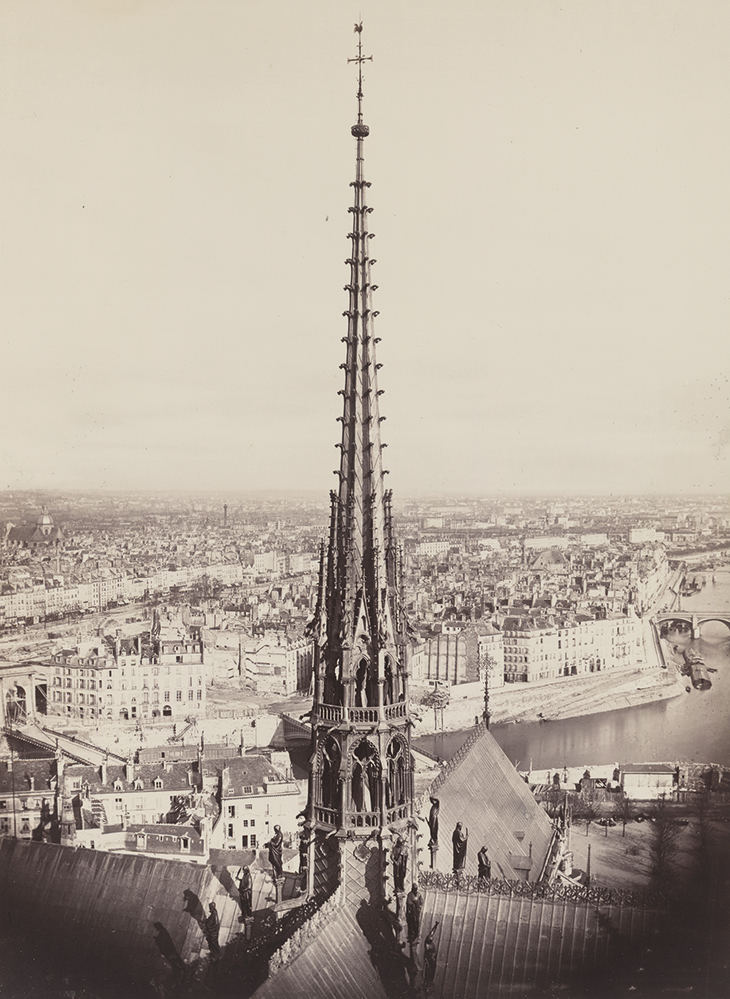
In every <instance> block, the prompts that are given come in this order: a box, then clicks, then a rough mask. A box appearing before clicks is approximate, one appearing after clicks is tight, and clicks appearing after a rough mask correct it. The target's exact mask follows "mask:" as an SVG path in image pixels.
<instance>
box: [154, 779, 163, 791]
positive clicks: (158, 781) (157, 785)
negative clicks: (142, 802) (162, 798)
mask: <svg viewBox="0 0 730 999" xmlns="http://www.w3.org/2000/svg"><path fill="white" fill-rule="evenodd" d="M155 788H156V790H158V791H161V790H162V778H161V777H157V778H155Z"/></svg>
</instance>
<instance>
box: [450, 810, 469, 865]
mask: <svg viewBox="0 0 730 999" xmlns="http://www.w3.org/2000/svg"><path fill="white" fill-rule="evenodd" d="M468 839H469V830H468V829H467V827H466V826H463V827H462V824H461V822H457V823H456V828H455V829H454V834H453V836H452V837H451V842H452V843H453V846H454V872H455V873H456V872H458V871H463V870H464V868H465V867H466V843H467V840H468Z"/></svg>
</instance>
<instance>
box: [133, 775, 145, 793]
mask: <svg viewBox="0 0 730 999" xmlns="http://www.w3.org/2000/svg"><path fill="white" fill-rule="evenodd" d="M143 787H144V781H143V780H142V779H141V778H140V777H138V778H137V779H136V781H135V782H134V789H135V791H141V790H142V788H143Z"/></svg>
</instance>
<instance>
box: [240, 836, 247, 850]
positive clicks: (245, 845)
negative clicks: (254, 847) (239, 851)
mask: <svg viewBox="0 0 730 999" xmlns="http://www.w3.org/2000/svg"><path fill="white" fill-rule="evenodd" d="M241 846H243V848H244V850H245V849H246V848H247V847H248V836H241Z"/></svg>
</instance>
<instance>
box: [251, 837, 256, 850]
mask: <svg viewBox="0 0 730 999" xmlns="http://www.w3.org/2000/svg"><path fill="white" fill-rule="evenodd" d="M255 846H256V837H255V836H253V835H252V836H251V849H253V848H254V847H255Z"/></svg>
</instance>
